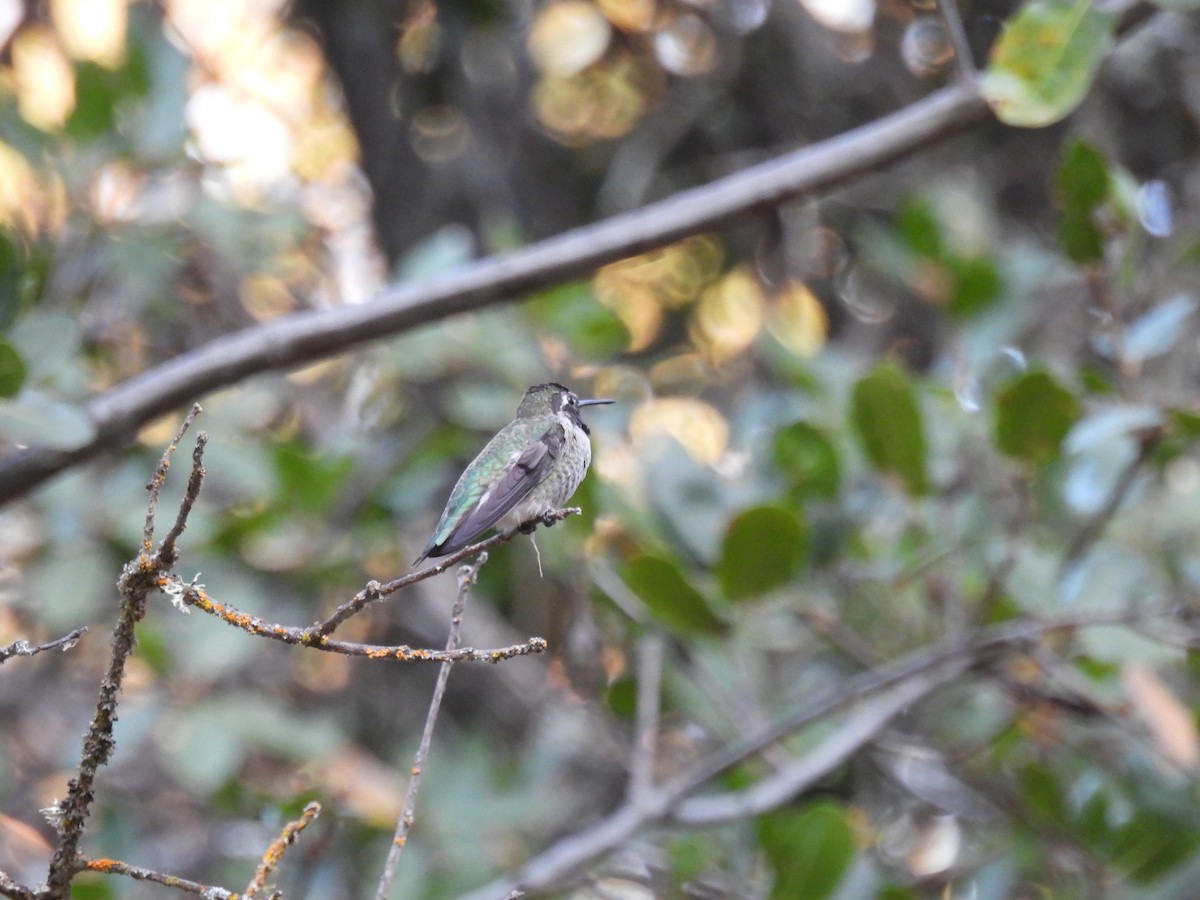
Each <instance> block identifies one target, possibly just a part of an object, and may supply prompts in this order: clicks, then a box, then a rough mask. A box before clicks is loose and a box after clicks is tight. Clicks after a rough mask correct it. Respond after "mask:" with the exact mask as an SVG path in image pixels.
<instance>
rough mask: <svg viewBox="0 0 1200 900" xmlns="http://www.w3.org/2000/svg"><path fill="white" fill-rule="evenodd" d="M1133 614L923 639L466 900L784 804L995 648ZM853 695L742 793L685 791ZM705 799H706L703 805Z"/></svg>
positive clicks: (550, 881)
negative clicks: (834, 726) (806, 744)
mask: <svg viewBox="0 0 1200 900" xmlns="http://www.w3.org/2000/svg"><path fill="white" fill-rule="evenodd" d="M1141 617H1142V616H1141V614H1140V613H1137V612H1129V611H1125V610H1119V611H1092V612H1090V613H1079V614H1076V615H1073V616H1068V617H1063V618H1059V619H1053V620H1047V621H1037V620H1022V621H1017V622H1010V623H1007V624H1005V625H1001V626H997V627H994V628H989V629H986V630H984V631H981V632H979V633H977V634H975V635H972V636H970V637H968V638H966V639H962V640H955V641H951V642H945V643H941V644H936V645H933V646H930V647H923V648H921V649H919V650H916V651H914V652H913V653H910V654H909V655H907V656H905V657H902V658H901V659H898V660H896V661H895V662H892V663H888V664H884V665H881V666H878V667H876V668H874V669H872V670H869V671H867V672H864V673H863V674H861V675H859V676H858V677H856V678H853V679H851V680H850V681H849V682H848V683H846V684H845V685H844V686H842V687H841V688H840V689H839V690H837V691H834V692H832V693H830V694H829V695H828V696H826V697H824V698H819V699H817V700H814V701H810V702H808V703H805V704H803V705H801V706H799V707H798V708H797V709H796V710H794V711H793V712H792V713H791V714H790V715H787V716H784V717H783V718H781V719H779V720H778V721H776V722H773V723H771V724H769V725H767V726H764V727H763V728H761V729H759V730H758V731H756V732H754V733H752V734H749V735H747V736H746V737H745V738H743V739H742V740H740V741H737V742H735V743H734V744H731V745H729V746H727V747H724V748H722V749H720V750H717V751H716V752H714V753H713V754H711V755H710V756H708V757H707V758H705V759H702V760H700V761H699V762H698V763H697V764H696V765H694V766H693V767H692V768H691V769H689V770H688V771H686V772H683V773H682V774H680V775H679V776H678V777H677V778H675V779H672V780H671V781H669V782H665V783H663V784H661V785H660V786H658V787H657V788H655V789H654V790H652V791H649V792H648V793H647V794H645V795H644V796H642V797H641V798H640V799H639V802H638V803H637V804H636V805H635V804H633V803H632V802H630V801H629V800H627V801H626V802H625V803H624V804H623V805H622V806H621V807H619V808H618V809H617V810H616V811H615V812H613V813H612V814H610V815H609V816H608V817H607V818H605V819H602V820H601V821H600V822H598V823H596V824H595V825H593V826H591V827H590V828H588V829H586V830H585V831H582V832H580V833H578V834H574V835H571V836H568V837H566V838H564V839H562V840H560V841H559V842H557V843H556V844H554V845H552V846H551V847H549V848H547V849H546V850H545V851H543V852H542V853H540V854H538V855H537V856H535V857H533V858H532V859H530V860H528V861H527V862H526V863H525V864H524V865H522V866H520V867H519V868H518V869H517V870H516V871H515V872H513V873H510V874H508V875H505V876H503V877H501V878H499V879H497V880H495V881H493V882H492V883H490V884H488V885H486V886H485V887H483V888H480V889H479V890H478V891H475V892H473V893H471V894H470V895H468V896H469V898H470V900H491V898H502V897H509V896H511V895H512V894H513V892H514V891H529V892H535V891H543V890H549V889H550V888H552V887H554V886H556V885H559V884H561V883H563V882H564V881H565V880H566V879H568V878H570V877H571V876H572V875H574V874H576V873H578V872H579V871H581V870H582V869H583V868H585V867H586V866H588V865H589V864H591V863H593V862H595V861H597V860H599V859H601V858H602V857H604V856H606V855H607V854H609V853H611V852H612V851H613V850H615V849H617V848H619V847H620V846H621V845H622V844H624V843H625V842H626V841H627V840H629V839H630V838H631V837H632V836H633V835H634V834H636V833H637V832H638V831H639V830H641V829H643V828H645V827H647V826H650V825H654V824H661V823H665V822H675V823H678V824H684V825H692V824H695V825H701V824H711V823H713V822H716V821H723V820H724V817H725V816H728V815H733V814H734V811H735V810H736V809H739V808H745V809H751V810H757V811H760V812H761V811H764V810H766V809H770V808H773V807H772V806H771V804H772V803H774V804H776V805H777V804H778V803H782V802H785V801H786V800H787V799H788V798H789V797H792V796H795V794H796V792H798V791H800V790H803V789H804V788H805V787H806V786H808V785H810V784H811V783H812V779H813V778H817V777H820V774H821V773H823V772H825V771H828V770H829V768H830V767H832V766H836V765H837V764H838V763H839V762H840V761H841V760H844V759H846V758H848V756H849V754H851V753H852V752H853V751H854V750H855V749H857V748H858V747H860V746H862V744H863V743H865V742H866V741H867V740H869V739H870V738H871V736H872V735H874V734H875V733H877V732H878V730H879V729H880V728H882V727H883V726H884V725H886V724H887V722H888V721H890V720H891V719H892V718H893V717H894V716H896V715H898V714H899V713H900V712H902V711H903V710H904V709H905V708H906V707H907V706H909V705H911V704H912V703H913V702H916V700H919V699H920V698H922V697H924V696H927V695H928V694H929V693H930V692H932V691H933V690H936V689H937V688H938V687H940V686H942V685H944V684H946V683H948V682H949V681H953V680H958V679H959V678H960V677H961V676H962V675H963V673H965V672H966V671H968V670H969V669H971V668H973V667H975V666H977V665H979V664H980V663H982V662H983V661H985V660H987V659H989V658H990V657H991V656H992V655H993V654H995V653H998V652H1002V651H1004V650H1006V649H1009V648H1012V647H1015V646H1021V645H1024V644H1027V643H1029V642H1030V641H1035V640H1037V639H1039V638H1041V637H1043V636H1044V635H1046V634H1048V633H1053V632H1056V631H1063V630H1067V631H1071V630H1075V629H1078V628H1084V627H1088V626H1093V625H1113V624H1121V623H1130V622H1136V621H1138V620H1139V619H1140V618H1141ZM852 703H863V704H865V705H863V706H862V707H861V708H859V710H858V711H857V712H856V713H855V714H853V715H851V717H850V718H849V719H847V720H846V722H845V723H843V729H846V734H845V735H844V736H843V735H842V729H839V730H838V731H837V732H835V733H834V734H833V735H831V737H830V738H828V739H827V741H826V742H825V743H823V744H821V745H818V747H817V748H815V749H814V750H813V751H811V753H810V754H807V755H806V756H804V757H801V758H800V759H798V760H797V761H796V762H795V763H794V765H792V766H787V767H784V769H782V770H781V771H780V772H778V773H777V774H773V775H771V776H769V777H768V778H767V779H766V780H765V781H763V782H760V783H759V785H756V786H754V787H751V788H749V789H748V790H747V791H745V792H743V793H741V794H733V795H724V796H718V797H716V798H706V799H704V800H701V799H700V798H695V799H689V797H690V795H691V794H692V793H693V792H694V791H695V790H696V789H698V788H699V787H701V786H702V785H704V784H706V783H707V782H709V781H710V780H712V779H713V778H714V777H715V776H717V775H719V774H720V773H721V772H723V771H725V770H726V769H728V768H730V767H731V766H734V765H737V764H738V763H740V762H742V761H743V760H746V759H748V758H750V757H751V756H754V755H755V754H757V753H759V752H760V751H762V750H763V749H764V748H766V747H768V746H770V745H772V744H774V743H776V742H777V741H779V740H780V739H781V738H783V737H786V736H787V735H789V734H792V733H793V732H795V731H796V730H797V729H798V728H801V727H803V726H805V725H808V724H810V723H812V722H814V721H817V720H819V719H822V718H825V717H826V716H829V715H831V714H833V713H835V712H837V711H839V710H841V709H844V708H846V707H847V706H849V705H850V704H852ZM710 800H711V803H710Z"/></svg>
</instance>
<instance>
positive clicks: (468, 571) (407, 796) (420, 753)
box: [375, 552, 487, 900]
mask: <svg viewBox="0 0 1200 900" xmlns="http://www.w3.org/2000/svg"><path fill="white" fill-rule="evenodd" d="M486 562H487V553H486V552H485V553H480V554H479V557H478V558H477V559H476V560H475V562H473V563H471V564H470V565H466V566H463V567H462V568H461V569H459V570H458V596H457V597H455V599H454V608H453V610H452V611H451V613H450V634H449V636H448V637H447V638H446V652H447V653H450V652H453V651H454V650H455V649H456V648H457V647H458V642H459V639H460V634H461V629H462V617H463V610H464V609H466V605H467V594H468V593H469V592H470V590H471V586H472V585H474V584H475V579H476V578H477V577H478V576H479V570H480V568H482V566H483V564H484V563H486ZM453 665H454V663H453V662H444V663H442V667H441V668H440V669H438V677H437V683H436V684H435V685H434V688H433V697H431V698H430V701H429V713H428V714H427V715H426V716H425V727H424V728H423V729H422V730H421V740H420V743H419V744H418V745H417V752H416V754H415V755H414V756H413V764H412V772H411V774H410V775H409V778H408V789H407V790H406V791H405V793H404V809H403V811H402V812H401V813H400V818H399V819H398V820H397V822H396V833H395V835H394V836H393V838H392V844H391V847H389V848H388V855H387V860H386V861H385V862H384V865H383V874H382V875H380V877H379V889H378V890H377V891H376V892H375V898H376V900H387V896H388V892H389V891H391V889H392V879H393V878H394V877H395V875H396V867H397V866H399V865H400V854H401V853H402V852H403V851H404V845H405V844H406V843H407V842H408V832H409V829H410V828H412V824H413V819H414V817H415V815H416V809H417V794H418V793H419V792H420V790H421V781H422V779H423V776H424V774H425V760H426V759H428V758H429V746H430V744H431V743H432V742H433V729H434V726H435V725H436V724H437V718H438V713H439V712H440V711H441V708H442V698H443V697H444V696H445V695H446V682H447V681H448V680H449V678H450V669H451V667H452V666H453Z"/></svg>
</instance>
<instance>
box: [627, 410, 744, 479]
mask: <svg viewBox="0 0 1200 900" xmlns="http://www.w3.org/2000/svg"><path fill="white" fill-rule="evenodd" d="M629 433H630V436H631V437H632V438H633V440H634V442H635V443H643V442H645V441H647V440H650V439H651V438H653V437H655V436H658V435H664V434H666V435H670V436H671V437H673V438H674V439H675V440H677V441H678V442H679V443H680V444H681V445H682V446H683V448H684V449H685V450H686V451H687V452H688V454H689V455H690V456H691V457H692V458H693V459H694V460H696V461H697V462H699V463H706V464H711V463H715V462H716V461H717V460H718V459H720V458H721V455H722V454H723V453H724V452H725V448H726V447H727V446H728V444H729V423H728V422H726V421H725V417H724V416H723V415H721V413H720V412H719V411H718V410H717V409H716V407H714V406H712V405H710V404H708V403H705V402H704V401H703V400H699V399H697V398H695V397H655V398H653V399H650V400H647V401H646V402H645V403H643V404H642V405H641V406H639V407H638V408H637V409H635V410H634V411H633V416H632V418H631V419H630V422H629Z"/></svg>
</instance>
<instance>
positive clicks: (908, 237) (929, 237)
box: [896, 198, 942, 259]
mask: <svg viewBox="0 0 1200 900" xmlns="http://www.w3.org/2000/svg"><path fill="white" fill-rule="evenodd" d="M896 230H897V231H899V232H900V237H901V238H902V239H903V240H904V243H905V244H907V245H908V248H909V249H910V250H911V251H912V252H913V253H916V254H918V255H920V256H926V257H928V258H930V259H941V258H942V226H941V223H939V222H938V219H937V214H936V213H935V212H934V209H933V205H932V204H931V203H930V202H929V201H928V200H926V199H924V198H914V199H910V200H908V201H907V202H905V203H904V205H903V206H901V207H900V211H899V213H898V214H897V215H896Z"/></svg>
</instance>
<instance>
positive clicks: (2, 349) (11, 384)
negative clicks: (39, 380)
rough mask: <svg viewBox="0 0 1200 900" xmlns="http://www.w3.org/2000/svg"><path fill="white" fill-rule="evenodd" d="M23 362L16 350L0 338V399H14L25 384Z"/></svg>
mask: <svg viewBox="0 0 1200 900" xmlns="http://www.w3.org/2000/svg"><path fill="white" fill-rule="evenodd" d="M25 375H26V369H25V360H23V359H21V354H20V353H18V352H17V348H16V347H14V346H13V345H12V344H10V343H9V342H8V341H6V340H4V339H3V338H0V397H15V396H16V395H17V394H19V393H20V391H21V386H22V385H23V384H24V383H25Z"/></svg>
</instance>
